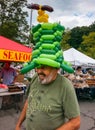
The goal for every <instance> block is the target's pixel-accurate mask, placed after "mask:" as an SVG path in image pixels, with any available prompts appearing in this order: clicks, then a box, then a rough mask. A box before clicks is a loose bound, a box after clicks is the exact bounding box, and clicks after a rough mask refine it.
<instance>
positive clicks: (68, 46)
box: [61, 30, 71, 51]
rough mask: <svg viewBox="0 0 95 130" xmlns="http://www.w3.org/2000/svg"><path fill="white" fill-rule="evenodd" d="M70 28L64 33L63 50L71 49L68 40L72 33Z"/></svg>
mask: <svg viewBox="0 0 95 130" xmlns="http://www.w3.org/2000/svg"><path fill="white" fill-rule="evenodd" d="M70 33H71V32H70V30H69V31H66V32H65V33H64V34H63V39H62V41H61V47H62V50H63V51H64V50H67V49H69V48H70V47H71V46H70V45H69V44H68V40H69V39H70V38H71V35H70Z"/></svg>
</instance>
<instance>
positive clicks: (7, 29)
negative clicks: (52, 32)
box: [0, 0, 29, 43]
mask: <svg viewBox="0 0 95 130" xmlns="http://www.w3.org/2000/svg"><path fill="white" fill-rule="evenodd" d="M26 3H27V0H0V35H3V36H5V37H8V38H10V39H12V40H15V41H19V42H22V43H23V42H25V41H27V38H26V37H25V36H24V33H27V32H28V31H29V26H28V24H27V21H26V17H27V16H28V14H27V12H26V11H24V8H25V7H26ZM23 32H24V33H23Z"/></svg>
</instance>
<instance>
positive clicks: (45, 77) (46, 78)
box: [36, 65, 58, 84]
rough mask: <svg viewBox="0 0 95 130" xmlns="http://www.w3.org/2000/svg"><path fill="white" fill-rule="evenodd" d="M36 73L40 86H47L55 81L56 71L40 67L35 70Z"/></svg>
mask: <svg viewBox="0 0 95 130" xmlns="http://www.w3.org/2000/svg"><path fill="white" fill-rule="evenodd" d="M36 72H37V73H38V77H39V80H40V82H41V84H48V83H50V82H52V81H53V80H55V78H56V76H57V72H58V69H56V68H53V67H50V66H45V65H42V66H41V67H40V68H36Z"/></svg>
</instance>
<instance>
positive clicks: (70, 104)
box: [63, 79, 80, 119]
mask: <svg viewBox="0 0 95 130" xmlns="http://www.w3.org/2000/svg"><path fill="white" fill-rule="evenodd" d="M64 87H65V89H64V91H65V93H64V98H63V109H64V113H65V116H66V117H67V118H68V119H71V118H74V117H77V116H79V115H80V109H79V104H78V100H77V96H76V93H75V89H74V87H73V85H72V83H71V82H70V81H69V80H68V79H67V80H66V81H65V86H64Z"/></svg>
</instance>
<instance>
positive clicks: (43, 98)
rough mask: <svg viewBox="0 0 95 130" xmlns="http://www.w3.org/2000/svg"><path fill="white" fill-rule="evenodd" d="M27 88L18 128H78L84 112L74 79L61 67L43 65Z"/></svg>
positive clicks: (55, 129)
mask: <svg viewBox="0 0 95 130" xmlns="http://www.w3.org/2000/svg"><path fill="white" fill-rule="evenodd" d="M35 70H36V72H37V73H36V74H35V75H34V76H33V78H32V80H31V85H30V87H29V88H28V90H27V94H28V97H27V100H26V102H25V105H24V108H23V110H22V112H21V115H20V118H19V120H18V123H17V125H16V129H15V130H21V124H22V122H23V121H24V120H25V119H26V130H78V129H79V127H80V111H79V105H78V102H77V98H76V94H75V91H74V88H73V86H72V84H71V82H70V81H69V80H68V79H67V78H65V77H63V76H62V75H60V74H58V70H59V69H57V68H54V67H50V66H46V65H42V66H40V68H36V69H35Z"/></svg>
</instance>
